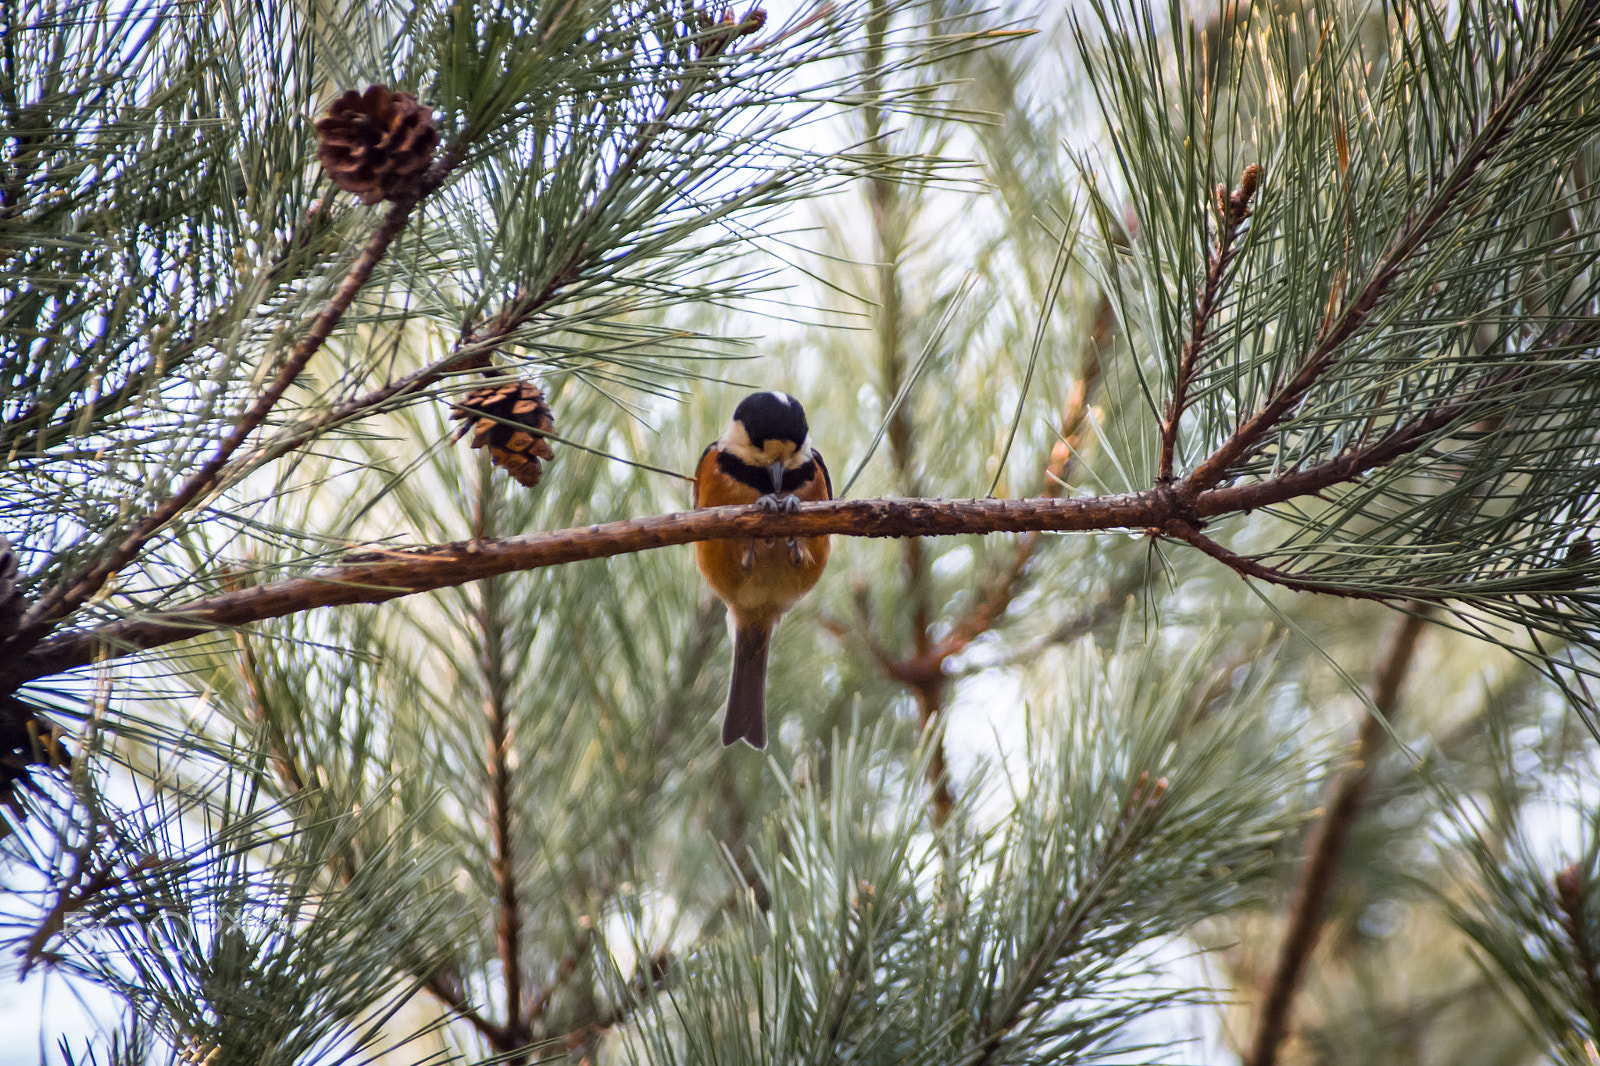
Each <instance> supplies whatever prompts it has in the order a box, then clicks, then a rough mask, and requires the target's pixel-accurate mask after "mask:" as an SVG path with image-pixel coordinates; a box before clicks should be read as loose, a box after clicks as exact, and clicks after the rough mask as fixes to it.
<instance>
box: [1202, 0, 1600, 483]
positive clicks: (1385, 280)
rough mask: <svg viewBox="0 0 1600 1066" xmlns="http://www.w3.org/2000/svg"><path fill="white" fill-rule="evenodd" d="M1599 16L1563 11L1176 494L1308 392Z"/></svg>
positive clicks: (1584, 8)
mask: <svg viewBox="0 0 1600 1066" xmlns="http://www.w3.org/2000/svg"><path fill="white" fill-rule="evenodd" d="M1597 14H1600V0H1583V2H1581V3H1578V4H1576V5H1574V6H1573V7H1572V8H1570V9H1568V10H1567V11H1565V12H1563V13H1562V26H1561V31H1560V32H1558V33H1557V35H1556V37H1555V39H1554V40H1552V41H1548V42H1546V43H1545V45H1544V46H1543V48H1542V49H1541V51H1540V52H1539V53H1538V54H1537V55H1536V56H1535V57H1534V59H1533V60H1532V64H1531V67H1530V69H1529V70H1527V71H1526V72H1525V73H1524V74H1523V75H1522V76H1521V77H1520V78H1518V79H1517V81H1516V83H1515V84H1514V85H1513V86H1512V87H1511V88H1510V90H1508V91H1507V93H1506V95H1505V97H1504V98H1503V99H1502V100H1501V101H1500V102H1499V103H1498V104H1496V105H1495V107H1494V108H1493V109H1492V110H1491V111H1490V113H1489V115H1488V117H1487V118H1486V119H1485V120H1484V122H1483V125H1482V126H1481V127H1480V128H1479V129H1477V130H1476V131H1475V132H1474V133H1473V136H1472V137H1471V139H1470V140H1469V141H1468V142H1467V143H1466V145H1465V146H1464V147H1463V148H1462V149H1461V150H1460V152H1459V153H1458V155H1457V157H1456V160H1455V163H1454V164H1453V165H1452V166H1451V168H1450V170H1449V172H1448V173H1446V174H1444V175H1442V176H1441V180H1440V182H1439V186H1438V191H1437V192H1435V193H1434V194H1433V197H1432V199H1431V201H1430V202H1429V203H1428V204H1427V205H1426V207H1424V208H1423V210H1422V211H1421V213H1420V214H1418V215H1417V216H1416V217H1414V218H1413V219H1412V221H1411V222H1410V223H1409V224H1408V225H1407V226H1406V227H1405V228H1404V229H1403V230H1402V231H1401V233H1400V235H1399V236H1398V237H1397V238H1396V239H1395V241H1394V242H1393V244H1391V245H1390V247H1389V249H1388V251H1387V252H1385V253H1384V255H1383V256H1382V257H1381V258H1380V259H1379V261H1378V263H1377V265H1376V266H1374V267H1373V269H1372V271H1371V273H1370V274H1368V276H1367V280H1366V281H1365V282H1364V283H1363V284H1362V285H1361V287H1360V289H1359V290H1357V292H1356V293H1355V295H1354V296H1353V297H1352V298H1350V299H1349V300H1348V301H1347V302H1346V303H1345V305H1344V309H1343V310H1342V311H1341V312H1340V313H1339V314H1338V315H1336V316H1332V317H1331V318H1330V319H1329V320H1328V321H1327V322H1325V323H1324V324H1323V327H1322V329H1321V331H1320V334H1319V336H1318V338H1317V343H1316V344H1315V345H1314V346H1313V347H1312V348H1311V350H1310V351H1309V352H1307V353H1306V355H1305V356H1304V357H1302V359H1301V360H1300V364H1299V365H1300V369H1299V371H1298V372H1297V373H1296V374H1295V375H1294V376H1293V377H1292V378H1290V379H1289V381H1288V382H1286V383H1285V384H1284V385H1283V386H1282V387H1281V388H1279V389H1278V391H1277V392H1276V393H1275V394H1274V395H1273V397H1272V398H1271V399H1270V400H1268V401H1267V402H1266V403H1265V404H1263V405H1262V407H1261V409H1260V410H1258V411H1257V412H1256V413H1255V414H1253V415H1252V416H1250V418H1248V419H1247V420H1245V422H1244V423H1243V424H1242V425H1240V426H1239V427H1238V428H1237V429H1236V430H1235V431H1234V432H1233V434H1232V436H1230V437H1229V438H1228V439H1227V440H1226V441H1224V442H1223V444H1222V446H1221V447H1219V448H1218V449H1217V450H1216V451H1215V452H1213V453H1212V454H1211V455H1210V456H1209V457H1207V458H1206V460H1205V461H1204V462H1203V463H1201V464H1200V465H1199V466H1198V467H1196V468H1195V469H1194V470H1193V471H1192V472H1191V473H1190V474H1189V475H1188V477H1186V478H1184V479H1183V481H1182V482H1181V483H1180V485H1179V488H1178V491H1179V492H1180V493H1182V494H1184V495H1194V494H1197V493H1200V492H1204V491H1206V490H1207V489H1210V488H1213V487H1214V486H1216V485H1217V484H1218V483H1219V482H1221V481H1222V480H1223V479H1224V478H1226V477H1227V476H1228V474H1229V472H1230V471H1231V470H1232V469H1233V468H1234V466H1235V465H1236V464H1237V463H1238V462H1239V461H1240V460H1241V459H1243V458H1245V456H1246V455H1248V454H1249V453H1250V452H1251V451H1252V450H1253V449H1255V448H1256V447H1258V446H1259V445H1260V444H1261V442H1262V441H1263V440H1264V439H1265V438H1266V437H1267V435H1268V434H1269V433H1271V432H1272V430H1273V429H1274V428H1275V427H1276V426H1278V425H1279V424H1280V423H1281V422H1282V420H1283V419H1284V417H1285V416H1287V415H1288V414H1289V413H1290V412H1291V411H1292V410H1293V409H1294V408H1295V407H1296V406H1297V405H1298V404H1299V403H1300V401H1301V400H1302V399H1303V398H1304V397H1305V396H1306V394H1307V393H1308V392H1310V391H1311V389H1312V388H1313V386H1315V385H1316V384H1317V382H1318V381H1319V380H1320V379H1321V378H1322V375H1323V374H1324V373H1325V372H1326V371H1327V370H1328V368H1329V367H1330V366H1332V365H1333V363H1334V362H1335V361H1336V360H1337V359H1338V357H1339V355H1340V353H1341V352H1342V350H1343V349H1344V346H1345V344H1346V343H1347V342H1348V341H1350V340H1351V339H1353V338H1354V337H1355V336H1356V335H1357V334H1358V333H1359V331H1360V330H1361V327H1362V326H1363V325H1364V324H1365V323H1366V321H1367V319H1368V318H1369V317H1370V316H1371V315H1372V313H1373V311H1374V310H1376V309H1377V308H1378V306H1379V303H1380V301H1381V300H1382V299H1383V297H1384V296H1385V295H1386V294H1387V293H1388V291H1389V288H1390V286H1391V285H1392V284H1393V283H1394V282H1395V280H1396V279H1397V278H1399V277H1400V275H1401V274H1402V273H1403V272H1404V271H1405V270H1406V269H1407V268H1408V267H1409V266H1410V265H1411V264H1412V262H1413V261H1414V259H1415V257H1416V255H1417V254H1418V253H1419V252H1420V251H1421V250H1422V249H1423V246H1424V243H1425V242H1426V241H1427V239H1428V238H1429V237H1431V236H1433V234H1434V230H1435V229H1436V228H1437V227H1438V225H1439V224H1440V223H1441V222H1442V221H1443V220H1444V219H1445V218H1446V217H1447V216H1448V215H1449V213H1450V211H1451V209H1452V208H1454V207H1455V206H1456V204H1457V202H1458V201H1459V200H1460V198H1461V196H1462V195H1463V194H1464V193H1465V192H1466V191H1467V189H1468V187H1469V185H1470V184H1471V180H1472V178H1473V177H1474V176H1475V175H1476V174H1477V173H1478V171H1479V170H1480V169H1481V168H1482V167H1483V165H1484V163H1485V162H1487V161H1488V159H1489V157H1490V155H1491V154H1492V153H1493V151H1494V150H1495V148H1496V147H1498V146H1499V145H1500V144H1501V143H1502V141H1503V140H1504V139H1505V138H1506V137H1507V136H1509V135H1510V134H1511V132H1512V131H1513V129H1514V124H1515V122H1516V120H1517V119H1518V118H1520V117H1521V116H1522V113H1523V112H1524V111H1526V110H1527V109H1528V108H1530V107H1531V106H1532V105H1534V104H1536V103H1538V102H1539V100H1540V99H1541V94H1542V92H1543V90H1544V88H1545V87H1546V85H1547V83H1548V82H1549V81H1550V80H1551V78H1552V77H1554V75H1555V74H1556V73H1557V72H1558V71H1559V70H1560V69H1561V68H1562V66H1564V65H1565V64H1566V63H1567V62H1568V61H1569V58H1570V53H1571V50H1572V48H1573V47H1574V46H1575V45H1576V44H1577V42H1578V40H1579V38H1580V37H1581V36H1583V35H1585V34H1592V32H1593V29H1594V27H1593V25H1592V23H1593V21H1594V19H1595V17H1596V15H1597Z"/></svg>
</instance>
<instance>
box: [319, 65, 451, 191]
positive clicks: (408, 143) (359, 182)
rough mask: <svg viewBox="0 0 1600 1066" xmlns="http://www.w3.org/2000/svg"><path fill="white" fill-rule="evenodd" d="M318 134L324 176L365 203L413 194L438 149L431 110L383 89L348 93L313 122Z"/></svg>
mask: <svg viewBox="0 0 1600 1066" xmlns="http://www.w3.org/2000/svg"><path fill="white" fill-rule="evenodd" d="M317 132H318V133H319V134H321V137H322V140H321V143H320V144H318V146H317V158H318V159H320V160H321V161H322V165H323V167H324V168H325V169H326V170H327V171H328V175H329V176H330V177H332V178H333V181H334V184H336V185H338V186H339V188H341V189H343V190H345V191H346V192H352V193H355V194H356V195H357V196H359V197H361V202H362V203H364V204H375V203H377V202H378V201H379V200H397V199H399V198H400V197H401V196H404V195H405V194H406V193H409V192H413V191H414V190H415V189H416V187H417V181H418V179H419V178H421V177H422V173H423V171H425V170H427V169H428V164H429V163H431V162H433V150H434V149H435V148H437V147H439V131H438V130H436V129H434V128H433V108H431V107H423V106H422V105H421V104H419V103H417V98H416V97H415V96H412V95H411V94H410V93H392V92H390V91H389V87H388V86H386V85H373V86H370V87H368V89H367V91H366V92H365V93H359V92H357V91H356V90H354V89H350V90H348V91H347V92H346V93H345V94H344V95H343V96H341V97H339V99H337V100H335V101H334V102H333V104H332V106H330V107H329V108H328V115H327V117H326V118H320V119H318V120H317Z"/></svg>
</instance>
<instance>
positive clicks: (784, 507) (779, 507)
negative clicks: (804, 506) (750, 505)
mask: <svg viewBox="0 0 1600 1066" xmlns="http://www.w3.org/2000/svg"><path fill="white" fill-rule="evenodd" d="M756 506H757V507H759V508H761V509H762V510H763V511H772V512H773V513H775V514H793V513H794V512H796V511H798V510H800V497H798V496H796V495H795V494H794V493H792V492H788V493H784V494H783V495H782V496H779V495H778V494H777V493H775V492H769V493H767V494H766V495H765V496H762V497H760V498H759V499H757V500H756Z"/></svg>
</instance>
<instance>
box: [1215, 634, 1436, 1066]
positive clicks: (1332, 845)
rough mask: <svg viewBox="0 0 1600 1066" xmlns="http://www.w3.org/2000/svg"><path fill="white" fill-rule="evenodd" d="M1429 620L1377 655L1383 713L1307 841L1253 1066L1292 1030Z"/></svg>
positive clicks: (1367, 725)
mask: <svg viewBox="0 0 1600 1066" xmlns="http://www.w3.org/2000/svg"><path fill="white" fill-rule="evenodd" d="M1426 623H1427V617H1426V609H1425V608H1423V607H1421V606H1420V605H1417V606H1414V613H1411V614H1408V615H1406V616H1405V617H1404V618H1402V619H1400V621H1399V624H1398V625H1396V626H1395V629H1394V633H1393V635H1392V636H1391V637H1390V639H1389V647H1388V648H1387V649H1386V650H1385V652H1384V654H1383V657H1382V658H1381V660H1380V661H1379V664H1378V671H1377V676H1376V677H1375V678H1374V680H1373V685H1372V705H1373V706H1374V707H1376V708H1377V710H1378V712H1379V713H1378V714H1374V713H1372V712H1371V711H1368V712H1367V716H1366V718H1365V719H1364V720H1363V721H1362V723H1361V732H1360V736H1359V739H1358V740H1357V744H1356V757H1355V762H1354V763H1353V764H1351V766H1350V768H1349V769H1347V770H1346V771H1345V772H1344V773H1343V774H1342V775H1340V778H1339V782H1338V784H1337V785H1336V786H1335V788H1334V791H1333V795H1332V797H1331V798H1330V799H1329V801H1328V804H1327V806H1326V807H1325V808H1324V814H1323V816H1322V820H1321V822H1319V823H1318V824H1317V826H1316V828H1315V829H1314V830H1313V832H1312V836H1311V840H1310V842H1309V843H1308V844H1307V847H1306V866H1305V871H1304V873H1302V874H1301V878H1300V887H1299V888H1298V889H1297V890H1296V892H1295V898H1294V902H1293V904H1292V905H1291V906H1290V908H1289V923H1288V927H1287V929H1286V930H1285V932H1284V936H1283V943H1282V945H1281V946H1280V948H1279V952H1278V963H1277V966H1276V967H1275V968H1274V970H1273V974H1272V981H1271V983H1270V984H1269V985H1268V987H1267V995H1266V997H1265V999H1264V1000H1263V1002H1262V1004H1261V1014H1260V1017H1259V1018H1258V1019H1257V1022H1256V1036H1255V1041H1254V1044H1253V1048H1252V1050H1251V1052H1250V1057H1249V1058H1248V1059H1246V1060H1245V1061H1246V1062H1247V1063H1249V1066H1272V1064H1273V1063H1274V1062H1276V1061H1277V1056H1278V1047H1279V1045H1280V1044H1282V1042H1283V1038H1284V1036H1285V1035H1287V1033H1288V1029H1289V1012H1290V1008H1291V1007H1292V1006H1293V1004H1294V997H1295V993H1296V992H1297V991H1299V988H1300V979H1301V977H1302V975H1303V974H1304V972H1305V967H1306V963H1307V962H1308V961H1309V960H1310V958H1311V953H1312V952H1313V951H1314V950H1315V949H1316V946H1317V940H1318V939H1319V938H1320V937H1321V934H1322V922H1323V919H1324V918H1325V917H1326V915H1327V912H1328V897H1329V896H1330V895H1331V894H1332V892H1333V883H1334V878H1335V877H1336V876H1337V874H1338V871H1339V861H1340V859H1341V858H1342V857H1343V855H1344V847H1345V842H1346V841H1347V840H1348V839H1349V837H1350V828H1351V826H1352V825H1354V824H1355V819H1356V815H1357V814H1358V813H1359V812H1360V810H1361V805H1362V803H1363V802H1364V801H1365V799H1366V795H1367V788H1368V786H1369V784H1370V783H1371V781H1372V770H1373V766H1374V765H1375V763H1376V760H1377V757H1378V754H1379V753H1380V752H1381V751H1382V749H1383V743H1384V741H1385V740H1386V739H1387V737H1388V729H1387V727H1386V724H1385V722H1386V720H1388V721H1392V720H1393V719H1394V716H1395V711H1396V710H1397V708H1398V707H1399V704H1400V684H1401V682H1402V681H1404V680H1405V676H1406V672H1407V671H1408V670H1409V669H1410V668H1411V662H1412V658H1413V657H1414V655H1415V652H1416V649H1417V638H1418V637H1420V636H1421V635H1422V630H1423V627H1424V626H1425V625H1426ZM1380 715H1381V717H1380Z"/></svg>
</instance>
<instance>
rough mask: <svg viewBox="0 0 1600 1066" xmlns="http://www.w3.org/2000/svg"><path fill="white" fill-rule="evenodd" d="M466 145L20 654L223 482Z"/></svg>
mask: <svg viewBox="0 0 1600 1066" xmlns="http://www.w3.org/2000/svg"><path fill="white" fill-rule="evenodd" d="M465 151H466V145H465V144H464V143H461V142H457V143H456V144H455V145H453V146H452V148H451V150H450V151H449V152H448V153H447V154H446V155H445V156H444V158H442V159H440V160H439V161H438V162H436V163H435V164H434V165H433V166H431V167H430V168H429V169H428V172H427V173H426V174H425V175H424V176H423V177H422V179H420V180H419V182H418V185H417V188H416V189H415V190H414V191H412V192H411V193H409V194H408V195H406V196H404V197H402V198H401V199H399V200H398V201H397V202H396V203H395V205H394V207H392V208H391V209H390V211H389V214H388V216H387V217H386V218H385V219H384V221H383V224H382V225H381V226H379V227H378V229H377V231H376V232H375V233H373V235H372V237H371V239H370V240H368V242H367V246H366V247H365V248H364V249H363V250H362V252H361V254H360V255H359V256H357V257H356V259H355V261H354V262H353V263H351V264H350V268H349V270H348V271H347V272H346V274H345V277H344V280H343V281H342V282H340V284H339V288H338V289H337V291H335V293H334V295H333V298H332V299H330V300H329V301H328V306H327V307H325V308H323V310H322V313H321V314H319V315H318V316H317V318H316V319H315V320H314V321H313V322H312V324H311V328H310V329H309V330H308V331H307V333H306V335H305V336H304V337H303V338H301V340H300V343H299V344H297V345H296V346H295V348H294V351H293V352H291V353H290V355H289V358H288V360H287V361H286V362H285V363H284V365H283V366H282V367H281V368H280V369H279V371H278V375H277V377H276V378H275V379H274V380H273V382H272V383H271V384H270V385H269V386H267V388H266V389H265V390H264V391H262V392H261V394H260V395H258V396H257V397H256V399H255V402H254V403H252V404H251V405H250V407H249V408H248V409H246V410H245V412H244V413H243V414H241V415H240V416H239V418H238V420H237V421H236V422H235V424H234V428H233V432H231V433H230V434H228V436H227V437H225V438H224V439H223V440H222V442H221V443H220V444H218V446H217V450H216V452H215V453H213V455H212V457H211V458H210V459H209V460H208V461H207V462H206V463H205V464H204V465H203V466H201V467H200V469H198V470H196V471H195V472H194V473H193V474H191V475H190V476H189V478H188V479H187V480H186V481H185V482H184V484H183V486H182V487H181V488H179V490H178V491H177V492H175V493H174V494H172V495H171V496H169V497H167V499H166V500H165V501H163V502H162V503H161V504H160V505H159V506H157V507H156V508H155V509H154V510H153V511H151V512H150V513H149V514H148V515H146V516H145V517H144V518H143V519H141V520H140V521H138V522H136V523H135V524H134V525H133V526H132V527H131V528H129V529H128V530H127V531H126V532H125V533H124V534H123V536H122V538H121V539H120V540H119V541H118V542H117V544H116V546H115V547H114V548H112V549H111V550H110V551H108V552H104V553H102V554H101V555H100V557H99V558H98V559H96V560H95V561H94V562H92V563H91V564H90V565H89V566H88V567H86V568H85V569H83V570H82V571H80V572H79V573H78V574H77V575H75V576H73V577H71V578H69V579H67V580H66V581H64V582H62V583H61V584H60V585H57V586H56V587H55V588H53V589H50V590H48V591H46V592H45V593H44V595H42V596H41V597H40V598H39V600H38V601H37V602H36V603H35V604H34V605H33V607H32V608H30V609H29V611H28V614H27V615H26V616H25V617H24V618H23V622H22V626H21V628H20V630H19V631H18V633H17V634H16V636H14V637H12V639H11V640H10V641H9V642H8V645H9V648H10V650H11V651H12V653H13V654H17V653H20V652H22V651H24V650H26V649H28V648H31V647H33V646H34V645H35V644H36V643H38V641H39V640H40V639H41V638H43V637H44V635H45V634H46V633H48V632H49V631H50V629H51V627H52V626H53V625H54V624H55V623H56V622H58V621H60V620H61V619H62V618H64V617H66V616H67V615H69V614H71V613H72V612H73V611H75V610H77V609H78V608H79V607H80V606H82V605H83V604H84V603H85V602H87V601H88V600H89V598H90V597H92V596H94V595H95V594H96V593H97V592H99V591H100V589H101V588H102V587H103V586H104V585H105V583H106V581H107V580H108V579H109V578H110V577H111V576H112V575H113V574H115V573H116V572H117V571H118V570H120V569H122V568H123V567H124V566H126V565H127V564H128V563H129V562H130V561H131V560H132V559H133V558H134V557H135V556H136V555H138V554H139V552H140V550H141V549H142V548H143V547H144V546H145V544H147V543H148V542H149V540H150V538H151V537H153V536H155V535H156V533H157V532H159V531H160V530H161V528H162V527H164V526H165V525H166V524H167V523H168V522H170V521H172V519H173V518H175V517H177V515H178V514H180V513H181V512H182V511H184V510H185V509H186V508H188V507H189V506H190V505H191V504H193V503H194V502H195V500H197V499H198V498H199V497H200V496H201V495H202V494H204V493H206V492H207V491H209V490H210V489H211V488H213V487H214V486H215V485H217V484H218V482H219V479H220V478H221V476H222V474H223V472H224V469H225V468H226V467H227V466H228V461H229V459H231V458H232V456H233V454H234V453H235V452H236V451H238V450H239V448H240V446H241V445H243V444H244V442H245V441H246V440H247V439H248V438H249V437H250V435H251V434H252V433H254V432H255V430H256V428H257V427H258V426H260V425H261V423H262V422H263V421H265V420H266V418H267V416H268V415H269V414H271V413H272V410H273V408H274V407H276V406H277V404H278V401H279V400H281V399H282V398H283V396H284V393H286V392H288V391H289V387H290V386H291V385H293V384H294V383H295V381H296V380H297V379H298V378H299V377H300V374H301V372H302V371H304V370H305V368H306V364H307V363H309V362H310V361H311V357H312V356H313V355H315V354H316V353H317V352H318V351H320V350H321V348H322V345H323V343H324V342H326V341H327V339H328V338H329V337H330V336H332V334H333V331H334V328H335V327H337V326H338V324H339V321H340V320H341V319H342V318H343V317H344V314H345V312H346V311H347V310H348V309H349V307H350V305H351V303H353V302H354V301H355V298H356V296H357V294H359V293H360V292H361V289H362V287H363V286H365V285H366V283H367V279H369V278H370V277H371V276H372V272H373V270H374V269H376V268H377V265H378V263H379V262H380V261H381V260H382V259H383V257H384V255H385V253H386V252H388V250H389V245H390V244H392V243H393V242H394V239H395V238H396V237H398V236H399V235H400V231H401V230H402V229H404V228H405V225H406V223H407V221H409V219H410V217H411V212H412V210H413V209H414V208H415V207H416V205H417V204H418V202H420V201H421V200H422V199H423V198H424V197H426V196H427V195H428V194H430V193H432V192H433V191H434V190H436V189H437V188H438V187H439V186H440V185H441V184H443V182H444V179H445V177H446V176H447V175H448V174H449V172H450V171H451V170H452V169H453V168H454V167H455V165H456V164H457V163H458V162H460V160H461V158H462V156H463V155H464V154H465Z"/></svg>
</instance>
